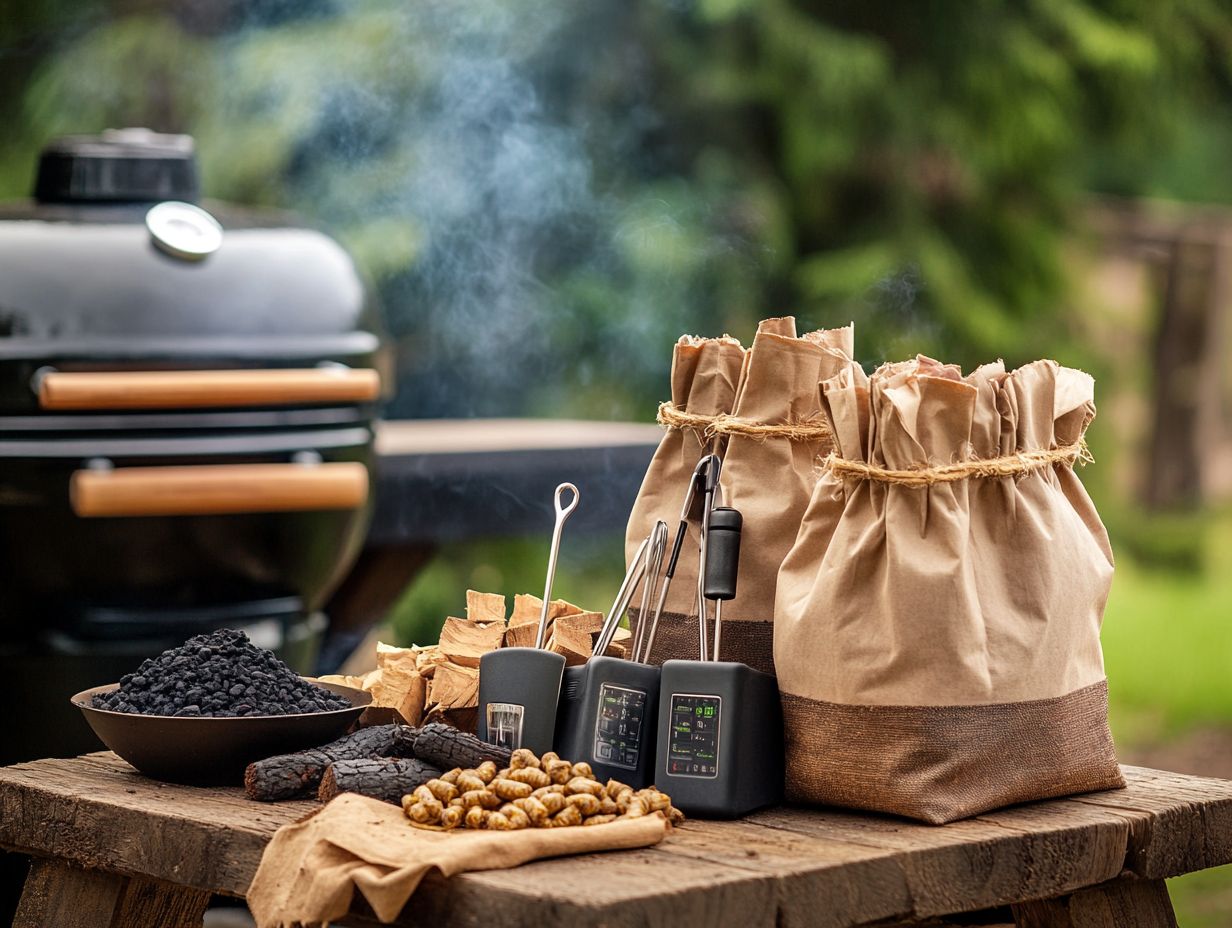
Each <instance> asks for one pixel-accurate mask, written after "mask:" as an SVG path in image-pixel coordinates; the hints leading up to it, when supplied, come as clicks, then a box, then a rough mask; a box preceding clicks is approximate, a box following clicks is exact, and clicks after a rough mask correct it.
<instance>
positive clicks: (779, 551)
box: [626, 316, 852, 673]
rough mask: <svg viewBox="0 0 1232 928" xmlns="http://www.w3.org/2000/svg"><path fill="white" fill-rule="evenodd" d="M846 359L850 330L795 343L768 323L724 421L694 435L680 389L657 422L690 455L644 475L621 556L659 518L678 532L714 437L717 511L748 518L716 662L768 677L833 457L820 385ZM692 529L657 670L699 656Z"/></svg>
mask: <svg viewBox="0 0 1232 928" xmlns="http://www.w3.org/2000/svg"><path fill="white" fill-rule="evenodd" d="M851 354H852V328H851V326H847V327H846V328H842V329H833V330H829V331H819V332H811V333H809V334H807V335H805V336H803V337H801V338H797V337H796V322H795V319H793V318H792V317H790V316H785V317H782V318H777V319H767V320H764V321H763V322H762V323H761V324H760V325H758V327H757V335H756V337H755V338H754V340H753V347H752V348H750V349H749V350H748V351H747V352H746V353H744V356H743V358H742V366H741V371H740V378H739V381H738V383H737V387H736V392H735V396H734V398H733V400H732V402H731V403H730V407H731V414H730V415H729V416H726V417H720V421H713V422H710V423H709V424H708V425H707V426H702V425H701V423H697V424H694V425H691V424H690V422H689V419H687V418H685V417H683V416H680V415H679V412H680V411H681V410H683V412H684V413H686V414H692V415H699V414H700V415H703V416H705V415H707V414H709V411H708V410H707V411H704V412H703V411H700V410H698V409H697V408H696V406H690V405H683V406H682V404H681V402H680V400H679V399H678V398H677V396H676V391H675V389H673V397H672V400H673V403H672V407H673V408H672V409H671V410H664V411H661V415H660V419H661V420H662V421H663V422H664V424H666V425H668V427H669V431H668V432H667V434H666V435H665V436H664V438H663V445H661V448H662V447H663V446H666V445H669V443H672V446H673V447H674V446H675V444H676V443H679V442H681V441H682V440H683V442H684V445H685V447H687V448H689V452H688V454H687V455H686V456H685V458H684V459H683V460H682V461H680V463H679V466H677V467H676V468H674V469H672V470H671V471H658V472H656V469H655V467H654V466H653V465H652V467H651V470H650V471H649V472H648V473H647V475H646V480H645V481H644V482H643V484H642V492H641V495H640V496H639V498H638V505H637V506H635V507H634V512H633V517H632V518H631V519H630V521H629V528H628V534H627V535H626V545H627V555H628V556H631V555H632V554H633V552H634V551H635V550H636V548H637V545H638V544H640V542H641V540H642V539H643V538H645V537H646V535H647V534H648V533H649V531H650V528H651V526H652V525H653V524H654V520H655V519H662V520H663V521H665V522H667V524H668V526H669V527H670V528H671V530H672V531H673V532H674V531H675V528H676V525H677V521H678V519H679V517H680V505H681V503H682V501H683V496H684V493H685V491H686V489H687V487H688V482H689V477H690V475H691V474H692V472H693V468H694V467H695V466H696V464H697V461H698V458H700V456H701V454H702V453H703V447H702V446H703V443H704V441H705V438H704V436H705V434H706V432H705V431H704V428H708V429H709V434H710V435H711V436H713V438H712V440H711V442H710V443H709V445H708V447H706V448H705V450H713V451H717V452H718V453H719V454H720V455H721V456H722V458H723V469H722V478H721V483H720V486H721V490H722V502H723V505H726V506H732V507H734V508H736V509H738V510H739V511H740V513H741V515H742V516H743V517H744V529H743V535H742V542H741V558H740V575H739V581H738V584H737V589H736V593H737V595H736V599H735V600H733V601H731V602H729V603H725V604H724V610H723V638H722V653H721V654H720V657H721V658H722V659H724V660H731V661H741V662H743V663H746V664H748V665H749V666H750V667H753V668H755V669H757V670H761V671H764V672H766V673H773V672H774V659H773V644H772V641H773V618H774V590H775V580H776V577H777V575H778V570H779V565H780V564H781V563H782V560H783V557H784V556H785V555H786V554H787V551H788V549H789V548H790V547H791V544H792V542H793V541H794V540H795V536H796V530H797V529H798V528H799V525H800V518H801V516H802V515H803V514H804V509H805V507H806V506H807V505H808V501H809V496H810V494H811V492H812V489H813V484H814V483H815V482H816V480H817V474H818V470H817V464H818V461H819V459H820V456H822V455H824V454H826V453H828V452H829V450H830V447H831V444H830V437H829V429H828V427H827V426H826V425H825V423H824V421H823V420H822V414H821V404H820V399H819V395H818V391H817V383H818V381H819V380H821V379H824V378H828V377H831V376H833V375H834V374H836V373H837V372H838V371H839V370H840V369H842V368H844V367H846V366H848V365H850V364H851V363H852V362H851ZM674 383H675V378H673V384H674ZM689 436H692V439H691V440H690V437H689ZM699 436H702V437H700V438H699ZM655 460H656V462H657V461H658V457H657V456H656V459H655ZM673 460H674V459H673ZM665 490H666V491H667V492H665ZM689 529H690V531H689V536H688V538H687V540H686V542H685V545H684V547H683V549H682V554H681V560H680V566H679V568H678V569H677V571H676V577H675V579H674V580H673V582H672V587H671V594H670V596H669V599H668V602H667V604H666V606H665V609H664V613H663V616H662V618H661V619H660V622H659V627H658V631H657V633H656V635H655V647H654V651H653V653H652V654H651V655H650V658H651V662H652V663H656V664H658V663H662V662H663V661H665V660H668V659H671V658H696V657H697V656H698V641H697V639H698V634H699V628H698V621H697V532H698V527H697V523H696V522H695V521H691V522H690V525H689ZM630 614H631V617H632V618H633V619H634V620H635V621H636V620H638V619H640V614H639V610H638V609H634V610H632V611H631V613H630ZM713 635H714V629H713V623H712V624H711V625H710V626H709V628H708V631H707V637H708V640H711V641H713Z"/></svg>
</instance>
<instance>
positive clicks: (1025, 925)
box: [1013, 879, 1177, 928]
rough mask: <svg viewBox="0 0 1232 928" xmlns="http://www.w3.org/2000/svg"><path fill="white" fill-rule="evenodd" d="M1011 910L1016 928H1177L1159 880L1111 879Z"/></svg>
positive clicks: (1164, 889) (1169, 902)
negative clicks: (1066, 894) (1065, 894)
mask: <svg viewBox="0 0 1232 928" xmlns="http://www.w3.org/2000/svg"><path fill="white" fill-rule="evenodd" d="M1013 911H1014V921H1015V923H1016V924H1017V925H1018V928H1177V924H1176V915H1175V914H1174V913H1173V911H1172V900H1171V899H1169V898H1168V887H1167V886H1166V885H1165V884H1164V881H1163V880H1130V879H1122V880H1112V881H1111V882H1108V883H1101V884H1100V885H1099V886H1092V887H1089V888H1087V889H1080V890H1078V892H1076V893H1071V894H1070V895H1068V896H1060V897H1058V898H1056V899H1045V900H1042V901H1039V902H1021V903H1019V904H1018V905H1016V906H1014V907H1013Z"/></svg>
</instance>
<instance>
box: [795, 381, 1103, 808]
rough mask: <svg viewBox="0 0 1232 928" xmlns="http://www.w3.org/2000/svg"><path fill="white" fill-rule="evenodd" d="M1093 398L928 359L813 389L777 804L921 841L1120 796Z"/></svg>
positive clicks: (1055, 384) (1072, 384) (1067, 387)
mask: <svg viewBox="0 0 1232 928" xmlns="http://www.w3.org/2000/svg"><path fill="white" fill-rule="evenodd" d="M1093 396H1094V383H1093V381H1092V379H1091V378H1090V377H1089V376H1088V375H1086V374H1084V373H1082V372H1080V371H1076V370H1071V369H1068V368H1063V367H1060V366H1058V365H1057V364H1056V363H1055V362H1053V361H1039V362H1036V363H1034V364H1030V365H1027V366H1026V367H1023V368H1020V369H1018V370H1016V371H1014V372H1013V373H1009V374H1007V373H1006V372H1005V370H1004V368H1003V366H1002V365H1000V364H990V365H986V366H984V367H982V368H980V369H979V370H977V371H975V372H974V373H973V374H971V375H970V376H968V377H966V378H963V377H962V376H961V374H960V372H959V371H958V369H957V368H954V367H949V366H944V365H941V364H938V363H937V362H935V361H931V360H929V359H927V358H919V359H917V360H916V361H911V362H905V363H901V364H895V365H887V366H885V367H883V368H881V369H880V370H878V371H877V372H876V373H875V374H874V375H873V376H872V378H871V379H868V380H866V379H865V378H864V377H863V375H862V374H860V373H859V372H858V371H853V370H849V371H844V372H842V373H840V374H839V375H838V376H837V377H834V378H832V379H830V380H828V381H826V382H825V383H824V384H823V404H824V406H825V408H826V410H827V414H828V417H829V419H830V421H831V425H832V428H833V430H834V434H835V440H836V446H837V447H836V452H835V455H834V456H832V457H831V459H830V460H829V461H828V462H827V469H826V470H825V472H824V473H823V475H822V477H821V479H820V480H819V481H818V483H817V486H816V488H815V490H814V493H813V498H812V501H811V502H810V504H809V508H808V511H807V512H806V514H805V517H804V520H803V524H802V525H801V528H800V532H799V535H798V537H797V539H796V543H795V545H794V546H793V548H792V550H791V553H790V554H789V555H788V556H787V559H786V560H785V561H784V564H783V568H782V571H781V572H780V576H779V584H778V593H777V604H776V610H775V640H774V652H775V663H776V666H777V669H778V680H779V688H780V691H781V692H782V695H783V713H784V726H785V737H786V742H787V771H788V772H787V795H788V798H789V799H792V800H796V801H804V802H815V803H825V804H832V805H839V806H848V807H852V808H859V809H871V810H878V811H884V812H891V813H896V814H900V815H905V816H909V817H912V818H918V819H922V820H924V821H927V822H933V823H941V822H948V821H952V820H954V819H959V818H964V817H966V816H971V815H976V814H978V813H980V812H984V811H987V810H989V809H993V808H996V807H999V806H1004V805H1009V804H1012V803H1018V802H1025V801H1029V800H1035V799H1044V798H1048V797H1053V796H1063V795H1067V794H1071V793H1080V792H1087V791H1091V790H1100V789H1109V788H1114V787H1121V786H1124V780H1123V779H1122V777H1121V774H1120V771H1119V768H1118V767H1117V763H1116V757H1115V753H1114V751H1113V746H1112V739H1111V736H1110V734H1109V731H1108V720H1107V683H1106V680H1105V678H1104V666H1103V657H1102V653H1101V650H1100V643H1099V629H1100V623H1101V620H1102V616H1103V610H1104V604H1105V602H1106V600H1107V596H1108V590H1109V587H1110V584H1111V580H1112V569H1113V564H1112V551H1111V549H1110V547H1109V544H1108V536H1107V533H1106V532H1105V530H1104V527H1103V524H1102V523H1101V522H1100V519H1099V516H1098V514H1097V513H1096V512H1095V508H1094V506H1093V505H1092V503H1091V500H1090V498H1089V497H1088V496H1087V494H1086V491H1085V490H1084V489H1083V487H1082V484H1081V483H1080V482H1079V480H1078V477H1077V476H1076V475H1075V473H1074V471H1073V463H1074V461H1075V460H1076V459H1083V458H1085V454H1086V452H1085V445H1084V444H1083V434H1084V433H1085V431H1086V428H1087V426H1088V425H1089V423H1090V421H1091V419H1092V418H1093V417H1094V415H1095V405H1094V401H1093Z"/></svg>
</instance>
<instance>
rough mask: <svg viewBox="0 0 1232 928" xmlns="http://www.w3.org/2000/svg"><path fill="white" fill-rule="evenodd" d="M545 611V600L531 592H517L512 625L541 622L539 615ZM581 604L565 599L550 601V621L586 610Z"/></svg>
mask: <svg viewBox="0 0 1232 928" xmlns="http://www.w3.org/2000/svg"><path fill="white" fill-rule="evenodd" d="M542 611H543V600H542V599H540V598H539V597H538V596H532V595H531V594H530V593H517V594H515V595H514V597H513V615H511V616H510V617H509V625H510V627H512V626H514V625H530V624H531V623H534V624H536V625H537V624H539V615H540V613H542ZM584 611H585V610H584V609H582V608H581V607H580V606H575V605H573V603H571V602H566V601H565V600H563V599H554V600H552V601H551V602H550V603H548V621H549V622H551V621H552V620H553V619H557V618H560V617H561V616H562V615H577V614H578V613H581V612H584Z"/></svg>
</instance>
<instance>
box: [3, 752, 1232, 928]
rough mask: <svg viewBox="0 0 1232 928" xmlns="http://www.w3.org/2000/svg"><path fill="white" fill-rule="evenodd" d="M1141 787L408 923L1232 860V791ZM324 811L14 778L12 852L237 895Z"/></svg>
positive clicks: (112, 777)
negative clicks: (277, 843) (274, 850)
mask: <svg viewBox="0 0 1232 928" xmlns="http://www.w3.org/2000/svg"><path fill="white" fill-rule="evenodd" d="M1126 776H1127V778H1128V780H1129V783H1130V787H1129V789H1127V790H1122V791H1117V792H1114V793H1106V794H1099V795H1093V796H1084V797H1079V798H1074V799H1066V800H1058V801H1052V802H1045V803H1038V804H1034V805H1028V806H1022V807H1018V808H1013V809H1007V810H1003V811H1001V812H997V813H993V814H989V815H985V816H980V817H979V818H976V819H972V820H969V821H966V822H959V823H956V824H953V825H947V826H944V827H933V826H927V825H918V824H914V823H911V822H906V821H903V820H900V819H892V818H888V817H882V816H874V815H865V814H859V813H853V812H844V811H840V810H806V809H796V808H778V809H771V810H766V811H763V812H759V813H756V814H754V815H752V816H750V817H748V818H746V819H744V820H742V821H738V822H701V821H696V822H689V823H687V824H686V825H685V826H684V827H682V828H680V829H678V830H677V831H676V832H675V833H674V834H673V835H671V836H670V837H669V838H668V839H667V840H665V841H664V842H663V843H662V844H660V845H658V846H656V847H654V848H648V849H644V850H638V851H627V852H620V853H614V854H595V855H586V856H579V857H573V858H567V859H560V860H551V861H540V862H536V863H532V864H528V865H525V866H522V867H518V868H516V869H515V870H506V871H488V872H481V873H468V874H463V875H461V876H458V877H455V878H453V879H451V880H448V881H444V880H429V881H428V883H426V884H425V886H424V887H423V888H422V889H421V890H420V892H418V893H417V894H416V896H415V899H414V901H413V902H412V904H411V905H409V906H408V907H407V912H405V913H404V915H403V919H402V923H403V924H405V925H408V926H409V925H424V926H427V925H438V924H440V920H441V919H442V918H444V917H445V916H446V915H448V916H449V918H450V919H451V920H452V922H451V923H458V924H468V923H473V924H480V923H482V924H485V925H512V924H521V923H527V924H530V923H533V924H535V925H536V928H553V926H562V928H563V926H566V925H569V926H572V925H577V926H588V925H594V926H598V925H607V926H614V928H620V926H626V925H628V926H633V925H649V926H659V925H662V926H665V928H666V926H668V925H672V926H677V928H678V926H681V925H702V924H704V925H713V926H728V925H731V926H737V925H739V926H746V925H747V926H762V925H764V926H767V928H770V926H782V928H796V926H799V928H804V926H822V928H841V926H853V925H861V924H868V923H872V922H880V923H882V924H887V923H893V922H904V923H907V922H920V921H924V920H927V919H930V918H938V917H940V916H945V915H951V914H955V913H960V912H970V911H975V910H983V909H989V908H994V907H997V906H1004V905H1008V904H1010V903H1016V902H1021V901H1022V900H1031V899H1049V898H1053V897H1057V896H1065V895H1069V894H1073V893H1075V892H1076V891H1078V890H1081V889H1083V888H1085V887H1090V886H1092V885H1095V884H1100V883H1105V882H1107V881H1110V880H1113V879H1115V878H1117V877H1118V876H1120V875H1121V874H1122V873H1123V872H1125V873H1129V874H1133V875H1135V876H1139V877H1143V878H1146V879H1157V878H1159V877H1162V876H1170V875H1174V874H1176V873H1182V872H1188V871H1191V870H1196V869H1202V868H1205V867H1211V866H1217V865H1219V864H1223V863H1227V862H1230V861H1232V828H1230V827H1229V825H1230V822H1232V781H1223V780H1205V779H1198V778H1194V777H1184V776H1179V775H1173V774H1162V773H1158V772H1156V771H1144V770H1136V769H1133V768H1126ZM315 808H317V806H316V804H315V803H311V802H303V801H293V802H287V803H280V804H276V805H270V804H264V803H255V802H251V801H249V800H246V799H244V798H243V793H242V791H241V790H240V789H238V788H237V789H234V790H229V789H202V788H196V787H187V786H173V785H169V784H160V783H155V782H153V781H150V780H147V779H145V778H143V777H141V776H139V775H138V774H136V773H134V772H133V771H131V769H130V768H128V767H127V765H125V764H124V763H123V762H122V761H119V760H118V759H116V758H115V757H114V756H112V755H109V754H94V755H89V756H87V757H84V758H77V759H74V760H47V761H38V762H35V763H32V764H22V765H18V766H16V767H11V768H6V769H3V770H0V844H2V845H5V846H8V847H12V848H16V849H20V850H24V851H26V852H29V853H35V854H38V855H42V856H53V857H62V858H66V859H69V860H72V861H75V862H77V863H80V864H84V865H86V866H91V867H98V868H102V869H105V870H110V871H115V872H120V873H125V874H139V875H142V876H146V877H151V878H154V879H160V880H167V881H171V882H175V883H181V884H184V885H187V886H190V887H195V888H197V889H201V890H205V889H209V890H213V891H216V892H223V893H229V894H233V895H242V894H243V893H244V892H245V890H246V889H247V886H248V883H249V881H250V879H251V877H252V874H253V872H254V871H255V869H256V866H257V862H258V861H259V859H260V855H261V851H262V850H263V848H264V846H265V844H266V842H267V841H268V840H269V838H270V837H271V836H272V835H273V833H274V831H275V830H277V828H278V827H280V826H281V825H283V824H286V823H288V822H291V821H294V820H296V819H298V818H300V817H302V816H303V815H305V814H307V813H309V812H310V811H312V810H313V809H315Z"/></svg>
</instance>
